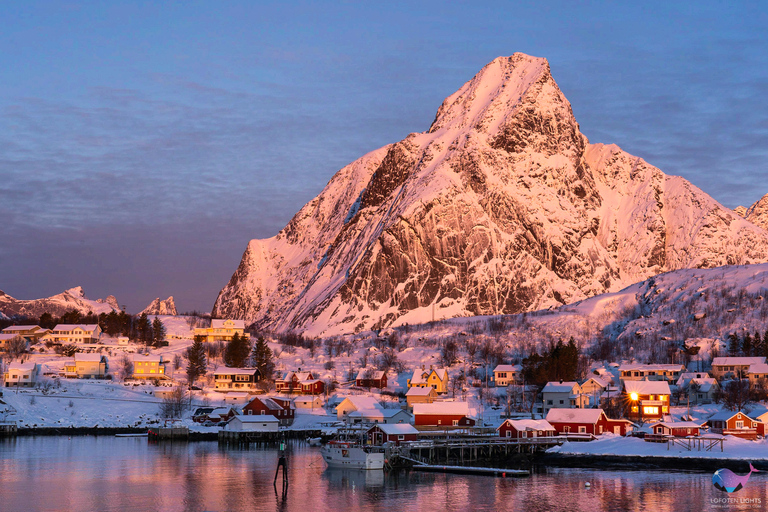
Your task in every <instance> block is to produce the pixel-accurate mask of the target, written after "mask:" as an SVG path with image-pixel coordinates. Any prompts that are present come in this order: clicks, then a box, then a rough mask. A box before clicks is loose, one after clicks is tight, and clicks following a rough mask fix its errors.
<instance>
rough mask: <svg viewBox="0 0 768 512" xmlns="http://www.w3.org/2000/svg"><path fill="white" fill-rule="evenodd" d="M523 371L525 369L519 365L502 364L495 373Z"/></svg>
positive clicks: (494, 370) (495, 369)
mask: <svg viewBox="0 0 768 512" xmlns="http://www.w3.org/2000/svg"><path fill="white" fill-rule="evenodd" d="M522 370H523V367H522V366H521V365H519V364H500V365H499V366H497V367H496V368H494V369H493V372H494V373H496V372H512V373H514V372H520V371H522Z"/></svg>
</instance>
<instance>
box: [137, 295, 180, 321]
mask: <svg viewBox="0 0 768 512" xmlns="http://www.w3.org/2000/svg"><path fill="white" fill-rule="evenodd" d="M142 313H146V314H147V315H172V316H175V315H178V313H177V312H176V303H175V302H173V295H171V296H170V297H168V298H167V299H165V300H160V297H158V298H156V299H155V300H153V301H152V302H151V303H150V304H149V306H147V307H146V308H144V309H143V310H142V311H141V313H139V315H141V314H142Z"/></svg>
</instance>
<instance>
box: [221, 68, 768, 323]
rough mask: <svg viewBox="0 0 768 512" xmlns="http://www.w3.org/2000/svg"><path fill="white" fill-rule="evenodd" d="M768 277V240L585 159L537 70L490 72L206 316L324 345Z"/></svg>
mask: <svg viewBox="0 0 768 512" xmlns="http://www.w3.org/2000/svg"><path fill="white" fill-rule="evenodd" d="M763 261H768V233H766V232H765V231H763V230H762V229H759V228H757V227H755V226H754V225H752V224H751V223H749V222H748V221H746V220H745V219H743V218H741V217H739V216H738V215H737V214H735V213H734V212H733V211H731V210H729V209H727V208H724V207H723V206H721V205H720V204H718V203H717V202H716V201H715V200H713V199H712V198H711V197H709V196H708V195H707V194H705V193H704V192H702V191H701V190H699V189H698V188H697V187H695V186H694V185H692V184H691V183H689V182H688V181H686V180H684V179H682V178H679V177H675V176H667V175H666V174H664V173H663V172H661V171H660V170H659V169H657V168H655V167H653V166H651V165H649V164H648V163H646V162H645V161H643V160H642V159H640V158H637V157H634V156H632V155H629V154H627V153H625V152H624V151H622V150H621V149H620V148H618V147H617V146H615V145H603V144H589V142H588V140H587V138H586V137H585V136H584V135H583V134H582V133H581V132H580V131H579V125H578V123H577V122H576V120H575V119H574V117H573V112H572V110H571V106H570V104H569V103H568V100H567V99H566V98H565V97H564V96H563V94H562V92H561V91H560V89H559V88H558V86H557V84H556V83H555V81H554V79H553V78H552V75H551V73H550V68H549V64H548V62H547V61H546V60H545V59H542V58H535V57H530V56H527V55H523V54H519V53H518V54H515V55H513V56H511V57H500V58H497V59H495V60H494V61H492V62H491V63H489V64H488V65H487V66H485V67H484V68H483V69H482V70H481V71H480V72H479V73H478V74H477V75H476V76H475V77H474V78H473V79H472V80H470V81H469V82H467V83H466V84H464V86H462V87H461V88H460V89H459V90H458V91H457V92H455V93H454V94H452V95H451V96H449V97H448V98H447V99H446V100H445V101H444V102H443V104H442V105H441V106H440V108H439V110H438V112H437V115H436V117H435V120H434V122H433V123H432V126H431V127H430V128H429V130H428V131H426V132H424V133H412V134H410V135H409V136H408V137H406V138H405V139H404V140H402V141H400V142H397V143H395V144H391V145H389V146H385V147H383V148H381V149H378V150H375V151H372V152H371V153H369V154H367V155H365V156H363V157H362V158H360V159H359V160H357V161H355V162H353V163H352V164H350V165H348V166H347V167H344V168H343V169H341V170H340V171H339V172H338V173H337V174H336V175H335V176H334V177H333V178H332V179H331V180H330V182H329V183H328V185H327V186H326V187H325V189H323V191H322V192H321V193H320V195H318V196H317V197H316V198H315V199H313V200H312V201H310V202H309V203H308V204H306V205H305V206H304V207H303V208H302V209H301V210H300V211H299V212H298V213H297V214H296V215H295V216H294V217H293V219H292V220H291V221H290V222H289V224H288V225H287V226H286V227H285V228H283V230H281V231H280V233H278V234H277V235H276V236H275V237H273V238H269V239H266V240H252V241H251V242H250V243H249V244H248V247H247V248H246V251H245V253H244V255H243V258H242V260H241V262H240V265H239V267H238V269H237V270H236V271H235V273H234V274H233V276H232V278H231V279H230V281H229V283H228V284H227V285H226V286H225V287H224V289H222V291H221V292H220V293H219V296H218V298H217V300H216V303H215V305H214V308H213V315H214V316H218V317H234V318H242V319H245V320H247V321H248V322H253V323H255V324H256V325H257V326H258V327H260V328H266V329H272V330H275V331H288V330H296V331H303V332H306V333H307V334H310V335H329V334H335V333H345V332H353V331H361V330H367V329H377V328H382V327H387V326H391V325H401V324H404V323H410V324H414V323H420V322H424V321H429V320H430V319H433V318H435V319H440V318H450V317H455V316H470V315H488V314H498V313H517V312H523V311H533V310H538V309H542V308H547V307H550V306H558V305H562V304H568V303H572V302H575V301H579V300H583V299H585V298H587V297H590V296H594V295H597V294H601V293H605V292H614V291H618V290H620V289H622V288H624V287H626V286H627V285H629V284H631V283H635V282H638V281H641V280H643V279H646V278H648V277H650V276H653V275H656V274H659V273H661V272H665V271H669V270H675V269H680V268H688V267H694V268H698V267H715V266H720V265H726V264H747V263H756V262H763Z"/></svg>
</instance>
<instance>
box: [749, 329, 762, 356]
mask: <svg viewBox="0 0 768 512" xmlns="http://www.w3.org/2000/svg"><path fill="white" fill-rule="evenodd" d="M752 355H753V356H761V355H763V338H762V337H761V336H760V332H759V331H755V335H754V336H753V337H752Z"/></svg>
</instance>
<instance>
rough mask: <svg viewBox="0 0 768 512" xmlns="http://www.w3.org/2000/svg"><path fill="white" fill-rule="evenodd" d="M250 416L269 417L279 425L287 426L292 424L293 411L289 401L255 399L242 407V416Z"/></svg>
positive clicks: (272, 398)
mask: <svg viewBox="0 0 768 512" xmlns="http://www.w3.org/2000/svg"><path fill="white" fill-rule="evenodd" d="M251 415H256V416H260V415H271V416H274V417H275V418H277V419H278V420H279V422H280V425H282V426H287V425H291V424H292V423H293V419H294V416H295V411H294V408H293V407H292V406H291V401H290V400H284V399H280V398H276V397H256V398H254V399H253V400H251V401H250V402H248V404H247V405H245V406H244V407H243V416H251Z"/></svg>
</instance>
